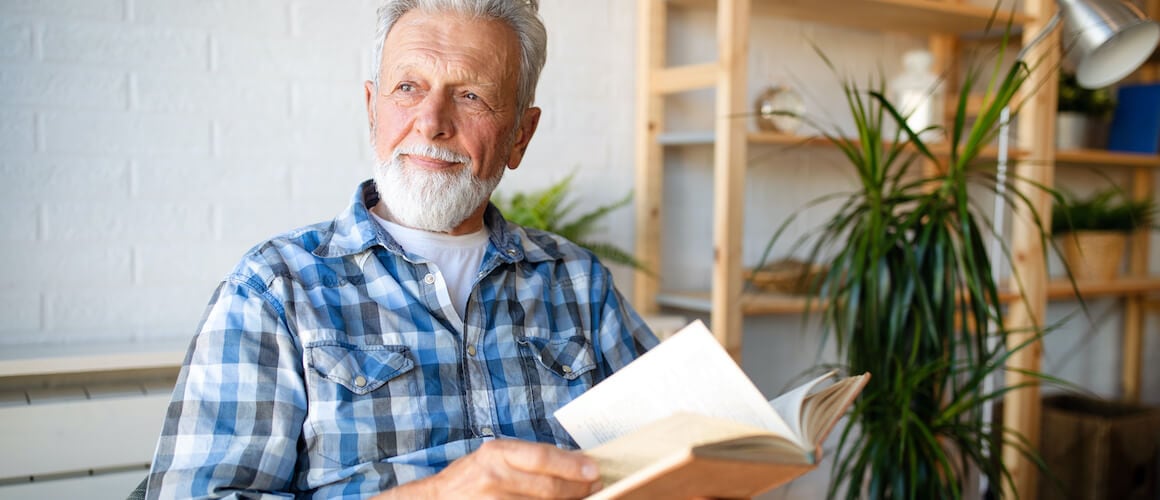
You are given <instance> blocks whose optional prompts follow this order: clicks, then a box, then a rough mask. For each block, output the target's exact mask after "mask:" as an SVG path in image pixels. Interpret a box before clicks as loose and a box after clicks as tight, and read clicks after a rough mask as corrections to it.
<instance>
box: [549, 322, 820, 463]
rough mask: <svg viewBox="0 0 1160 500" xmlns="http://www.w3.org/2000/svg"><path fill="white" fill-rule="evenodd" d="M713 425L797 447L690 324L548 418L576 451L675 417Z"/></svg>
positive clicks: (737, 370)
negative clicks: (724, 423)
mask: <svg viewBox="0 0 1160 500" xmlns="http://www.w3.org/2000/svg"><path fill="white" fill-rule="evenodd" d="M682 411H684V412H690V413H696V414H700V415H707V416H711V417H720V418H724V419H728V420H732V421H735V422H738V423H742V424H747V425H752V426H754V427H758V428H762V429H766V430H768V431H770V432H772V433H774V434H778V435H783V436H787V437H789V439H790V440H791V441H793V442H795V443H798V444H799V445H801V446H802V448H803V449H807V447H806V446H805V445H804V444H802V441H801V440H800V439H798V438H797V437H796V436H794V435H793V433H792V431H790V429H789V426H787V425H786V423H785V421H783V420H782V419H781V417H779V416H778V415H777V412H775V411H774V410H773V408H772V407H771V406H770V405H769V402H768V401H766V399H765V397H764V396H763V395H762V394H761V391H759V390H758V389H757V387H756V386H754V385H753V382H752V381H750V380H749V377H748V376H746V375H745V372H743V371H741V367H739V366H737V363H735V362H734V361H733V358H730V357H729V354H728V353H726V352H725V349H724V348H723V347H721V344H719V343H718V342H717V339H715V338H713V334H712V333H710V332H709V329H708V328H706V327H705V325H704V324H703V323H701V322H700V321H695V322H693V323H691V324H690V325H689V326H686V327H685V328H684V329H682V330H681V331H679V332H677V333H676V334H674V335H673V336H672V337H671V338H669V339H668V340H666V341H664V342H661V344H660V345H658V346H657V347H655V348H653V349H652V350H651V351H649V352H647V353H645V354H644V355H642V356H641V357H640V358H638V359H637V360H636V361H633V362H632V363H629V364H628V366H625V367H624V368H622V369H621V370H620V371H618V372H616V373H614V374H612V376H610V377H608V378H607V379H605V380H604V381H603V382H601V383H599V384H597V385H596V386H595V387H593V388H592V389H589V390H588V392H585V393H584V394H581V395H580V397H578V398H576V399H574V400H572V402H570V403H568V404H567V405H565V406H564V407H563V408H560V409H559V410H557V411H556V413H555V416H556V418H557V419H558V420H559V421H560V424H561V425H563V426H564V429H566V430H567V431H568V432H569V433H570V434H571V435H572V438H573V439H575V440H576V443H577V444H579V445H580V447H581V448H584V449H588V448H593V447H595V446H597V445H600V444H602V443H606V442H608V441H611V440H612V439H614V438H616V437H618V436H621V435H624V434H628V433H629V432H632V431H634V430H636V429H639V428H641V427H643V426H644V425H645V424H648V423H650V422H654V421H657V420H660V419H662V418H665V417H668V416H670V415H672V414H674V413H677V412H682Z"/></svg>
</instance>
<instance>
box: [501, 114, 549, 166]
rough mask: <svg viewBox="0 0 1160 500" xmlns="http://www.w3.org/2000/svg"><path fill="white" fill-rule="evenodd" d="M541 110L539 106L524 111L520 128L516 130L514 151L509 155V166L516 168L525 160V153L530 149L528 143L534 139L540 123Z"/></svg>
mask: <svg viewBox="0 0 1160 500" xmlns="http://www.w3.org/2000/svg"><path fill="white" fill-rule="evenodd" d="M540 112H541V110H540V108H537V107H531V108H528V109H527V111H524V116H523V118H522V119H520V128H519V129H517V130H516V140H515V142H514V143H513V144H512V152H511V154H510V155H509V156H508V161H507V167H508V168H510V169H512V170H515V169H516V168H518V167H519V166H520V162H521V161H523V160H524V153H526V152H527V151H528V143H529V142H531V141H532V136H533V135H535V133H536V127H537V126H539V125H540Z"/></svg>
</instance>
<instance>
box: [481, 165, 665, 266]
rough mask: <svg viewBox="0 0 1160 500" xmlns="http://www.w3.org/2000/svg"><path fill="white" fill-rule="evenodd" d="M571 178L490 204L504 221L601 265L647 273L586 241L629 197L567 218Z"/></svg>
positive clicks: (610, 248) (607, 247) (613, 249)
mask: <svg viewBox="0 0 1160 500" xmlns="http://www.w3.org/2000/svg"><path fill="white" fill-rule="evenodd" d="M573 176H575V174H574V173H573V174H570V175H568V176H567V177H565V178H563V179H561V180H560V181H559V182H557V183H555V184H552V185H551V186H548V187H546V188H543V189H539V190H536V191H532V192H528V193H523V192H518V193H514V194H512V195H511V196H510V197H505V196H502V195H501V194H499V193H497V194H496V195H494V196H492V199H491V202H492V203H493V204H495V206H496V207H497V208H499V210H500V212H502V213H503V215H504V218H506V219H507V220H509V221H511V222H514V223H516V224H519V225H521V226H524V227H530V228H533V229H541V230H544V231H548V232H552V233H555V234H558V235H560V236H563V237H565V238H567V239H568V240H570V241H572V242H573V243H576V244H577V245H580V246H581V247H584V248H586V249H588V250H589V251H590V252H592V253H593V254H595V255H596V256H597V257H599V258H600V259H602V260H603V261H605V262H608V263H614V264H621V265H625V266H629V267H631V268H633V269H636V270H642V271H647V269H646V268H645V267H644V265H643V264H641V262H640V261H638V260H637V259H636V258H635V257H633V255H632V254H631V253H629V252H626V251H625V250H623V249H621V248H620V247H618V246H616V245H614V244H612V243H602V242H596V241H592V240H591V239H590V238H591V237H592V233H593V231H595V230H596V228H597V225H596V224H597V223H598V222H600V220H601V219H603V218H604V217H605V216H607V215H608V214H609V213H611V212H612V211H614V210H616V209H618V208H621V207H623V206H625V205H627V204H628V203H629V202H631V201H632V193H629V194H628V195H626V196H625V197H624V198H622V199H620V200H619V201H616V202H614V203H610V204H608V205H602V206H599V207H596V208H594V209H592V210H589V211H587V212H584V213H582V214H580V215H577V216H574V217H571V218H570V217H569V215H570V214H571V213H572V211H573V210H575V209H576V206H577V202H575V201H567V198H568V195H569V194H570V193H569V190H570V188H571V185H572V177H573Z"/></svg>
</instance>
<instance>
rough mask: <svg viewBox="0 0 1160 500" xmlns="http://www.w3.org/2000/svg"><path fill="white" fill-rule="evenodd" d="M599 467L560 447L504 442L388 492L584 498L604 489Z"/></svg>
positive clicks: (381, 498)
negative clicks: (427, 476)
mask: <svg viewBox="0 0 1160 500" xmlns="http://www.w3.org/2000/svg"><path fill="white" fill-rule="evenodd" d="M599 479H600V476H599V472H598V471H597V468H596V462H595V461H594V460H592V459H591V458H588V457H586V456H584V455H583V454H581V453H578V452H574V451H566V450H561V449H559V448H556V447H555V446H551V445H547V444H542V443H530V442H526V441H516V440H508V439H501V440H495V441H488V442H486V443H484V444H483V446H480V447H479V450H477V451H476V452H474V453H472V454H470V455H467V456H465V457H463V458H461V459H459V460H456V461H454V462H452V463H451V465H449V466H447V468H446V469H444V470H443V472H440V473H439V474H436V475H434V476H432V477H429V478H426V479H423V480H420V481H415V482H413V483H408V484H405V485H403V486H400V487H399V488H395V489H393V490H390V491H387V492H385V493H383V494H381V495H379V496H377V497H375V499H374V500H388V499H394V498H479V499H490V498H495V499H500V498H583V497H585V496H588V495H589V494H591V493H593V492H595V491H597V490H599V489H600V486H601V484H600V480H599Z"/></svg>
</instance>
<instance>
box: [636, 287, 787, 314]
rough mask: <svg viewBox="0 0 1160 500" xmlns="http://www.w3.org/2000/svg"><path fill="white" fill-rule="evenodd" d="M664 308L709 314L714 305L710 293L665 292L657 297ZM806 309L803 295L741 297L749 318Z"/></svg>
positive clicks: (764, 294) (751, 293)
mask: <svg viewBox="0 0 1160 500" xmlns="http://www.w3.org/2000/svg"><path fill="white" fill-rule="evenodd" d="M656 301H657V304H660V305H661V306H664V307H671V308H675V309H682V310H685V311H693V312H699V313H705V314H709V313H710V312H711V310H712V304H711V301H710V297H709V292H708V291H664V292H661V293H660V294H658V295H657V298H656ZM805 308H806V298H805V297H804V296H801V295H788V294H777V293H761V292H745V293H743V294H742V295H741V312H742V314H745V315H747V316H759V315H763V314H790V313H800V312H802V311H804V310H805Z"/></svg>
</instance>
